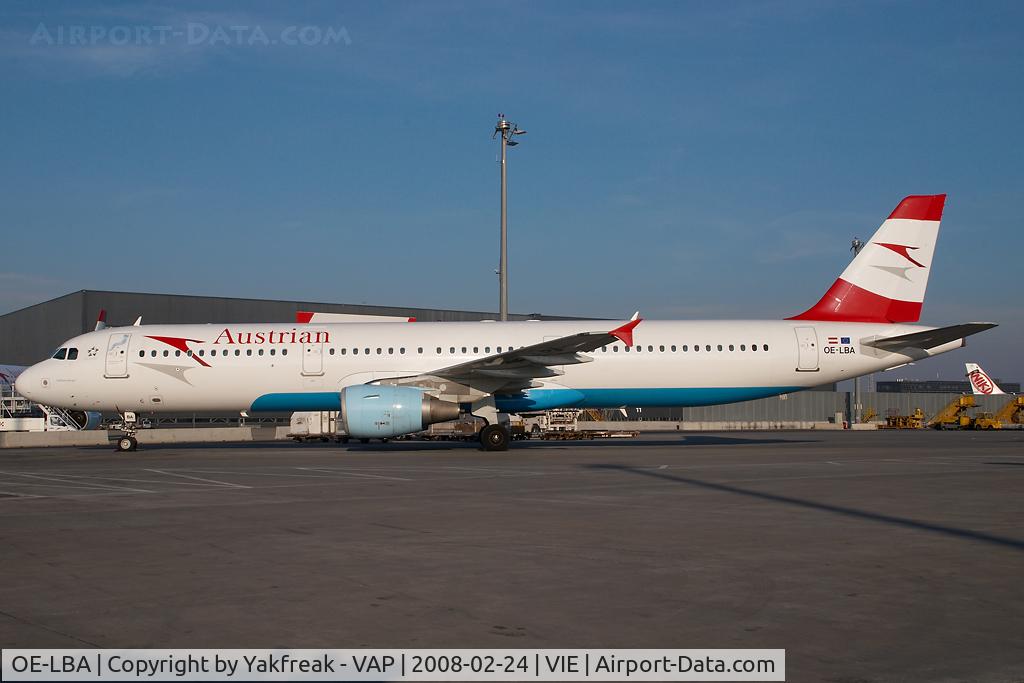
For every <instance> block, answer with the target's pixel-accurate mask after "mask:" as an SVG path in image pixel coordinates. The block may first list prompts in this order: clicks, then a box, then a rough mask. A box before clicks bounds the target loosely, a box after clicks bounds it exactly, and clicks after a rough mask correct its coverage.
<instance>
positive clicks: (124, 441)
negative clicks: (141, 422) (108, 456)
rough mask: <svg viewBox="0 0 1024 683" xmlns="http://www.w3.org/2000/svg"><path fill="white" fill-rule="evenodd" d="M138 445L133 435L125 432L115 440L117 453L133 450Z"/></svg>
mask: <svg viewBox="0 0 1024 683" xmlns="http://www.w3.org/2000/svg"><path fill="white" fill-rule="evenodd" d="M138 447H139V441H138V439H136V438H135V437H134V436H130V435H128V434H126V435H124V436H122V437H121V438H120V439H118V440H117V450H118V452H119V453H124V452H127V451H134V450H135V449H136V448H138Z"/></svg>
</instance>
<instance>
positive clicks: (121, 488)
mask: <svg viewBox="0 0 1024 683" xmlns="http://www.w3.org/2000/svg"><path fill="white" fill-rule="evenodd" d="M0 474H6V475H9V476H15V477H28V478H30V479H42V480H44V481H56V482H60V483H62V484H70V483H72V482H69V481H68V480H67V478H66V477H72V481H74V478H73V477H74V475H64V477H65V478H64V479H58V478H57V477H44V476H41V475H38V474H25V473H23V472H0ZM78 483H81V484H86V485H85V486H80V487H78V488H84V489H90V488H91V489H94V490H95V489H101V490H102V489H109V490H112V491H132V492H135V493H153V491H148V490H146V489H136V488H131V487H130V486H111V485H109V484H92V483H88V482H78Z"/></svg>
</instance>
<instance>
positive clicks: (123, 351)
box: [103, 332, 132, 377]
mask: <svg viewBox="0 0 1024 683" xmlns="http://www.w3.org/2000/svg"><path fill="white" fill-rule="evenodd" d="M131 338H132V335H131V333H128V332H116V333H114V334H112V335H110V337H109V338H108V339H107V364H106V366H105V368H104V372H103V376H104V377H127V376H128V342H130V341H131Z"/></svg>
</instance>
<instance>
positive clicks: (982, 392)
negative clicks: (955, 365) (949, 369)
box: [964, 363, 1006, 396]
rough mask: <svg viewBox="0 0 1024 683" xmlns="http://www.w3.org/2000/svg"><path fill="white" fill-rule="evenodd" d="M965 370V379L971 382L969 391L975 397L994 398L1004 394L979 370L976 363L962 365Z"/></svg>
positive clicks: (985, 373)
mask: <svg viewBox="0 0 1024 683" xmlns="http://www.w3.org/2000/svg"><path fill="white" fill-rule="evenodd" d="M964 366H965V367H966V368H967V379H969V380H970V382H971V391H972V392H973V393H974V394H975V395H977V396H996V395H1002V394H1005V393H1006V392H1005V391H1003V390H1002V389H1000V388H999V385H998V384H996V383H995V381H994V380H993V379H992V378H991V377H989V376H988V373H987V372H985V371H984V370H982V369H981V366H980V365H978V364H977V363H964Z"/></svg>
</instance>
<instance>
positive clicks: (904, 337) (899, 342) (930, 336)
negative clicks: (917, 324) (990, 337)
mask: <svg viewBox="0 0 1024 683" xmlns="http://www.w3.org/2000/svg"><path fill="white" fill-rule="evenodd" d="M995 326H996V323H962V324H960V325H950V326H949V327H938V328H936V329H934V330H925V331H924V332H912V333H910V334H901V335H899V336H896V337H882V338H881V339H872V340H869V341H864V342H862V343H863V344H866V345H867V346H873V347H875V348H876V349H882V350H883V351H891V350H894V349H907V348H910V349H922V350H927V349H931V348H934V347H936V346H942V345H943V344H948V343H949V342H951V341H956V340H957V339H962V338H964V337H968V336H970V335H972V334H977V333H979V332H984V331H985V330H989V329H992V328H993V327H995Z"/></svg>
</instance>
